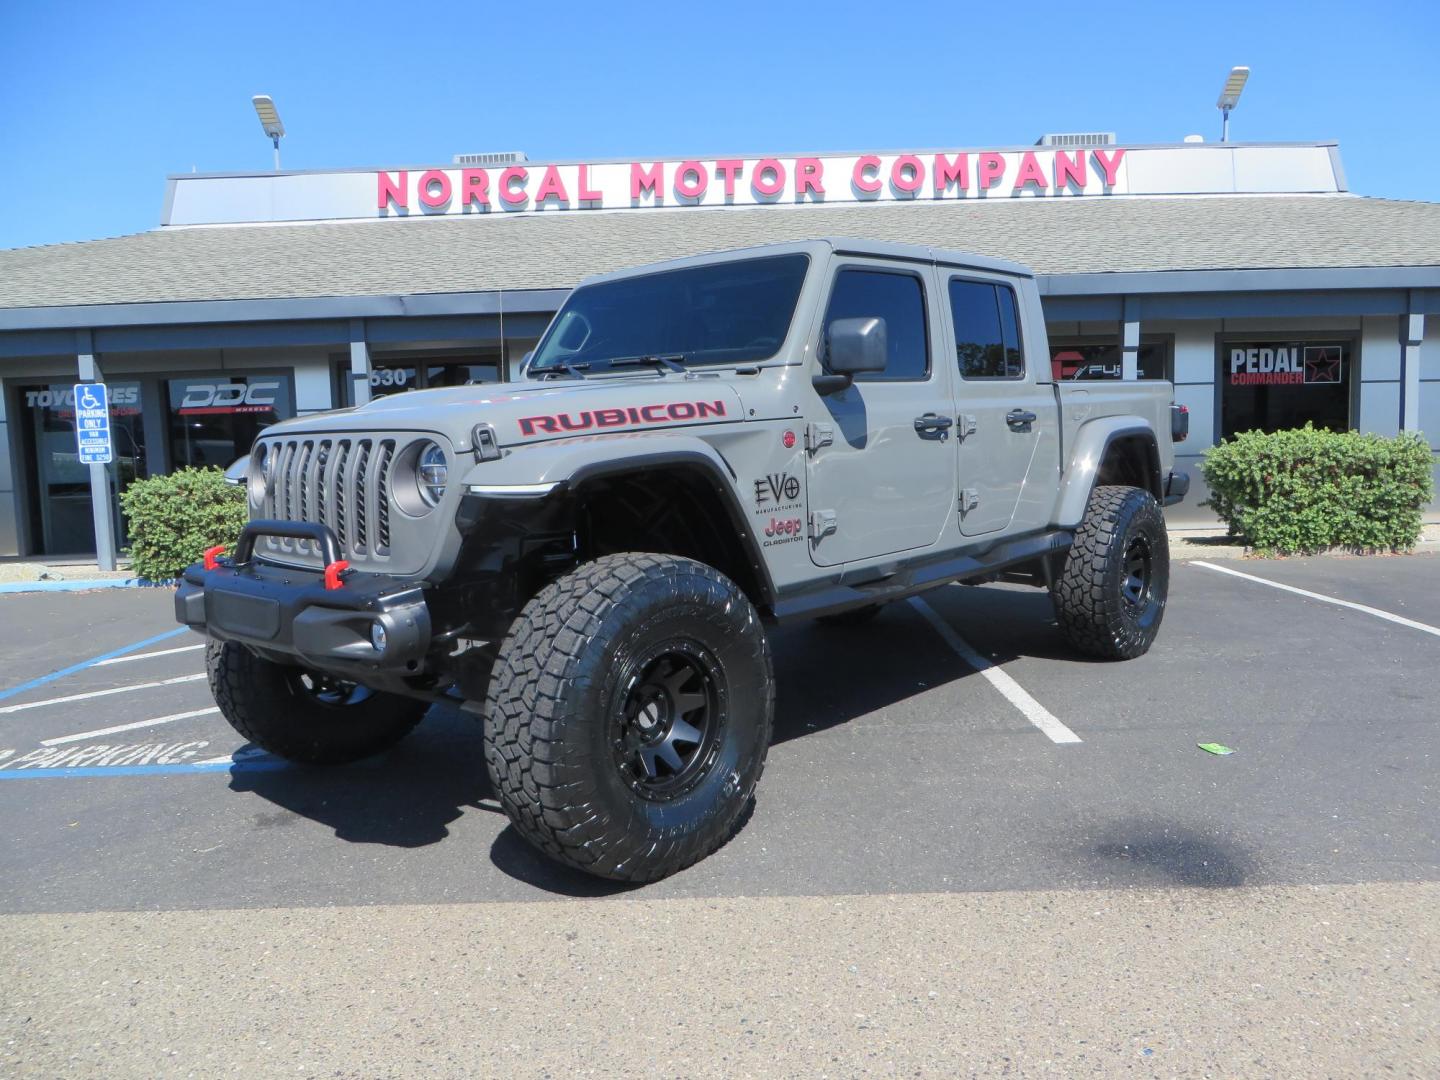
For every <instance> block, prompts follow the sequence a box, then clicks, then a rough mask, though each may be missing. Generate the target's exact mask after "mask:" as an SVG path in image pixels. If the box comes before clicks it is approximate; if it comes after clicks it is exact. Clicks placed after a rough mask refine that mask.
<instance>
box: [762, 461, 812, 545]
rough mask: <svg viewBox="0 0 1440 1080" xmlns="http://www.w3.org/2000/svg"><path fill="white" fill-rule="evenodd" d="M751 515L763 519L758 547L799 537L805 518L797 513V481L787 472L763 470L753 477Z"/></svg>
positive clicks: (798, 485)
mask: <svg viewBox="0 0 1440 1080" xmlns="http://www.w3.org/2000/svg"><path fill="white" fill-rule="evenodd" d="M754 513H755V516H756V517H758V518H762V519H763V520H764V527H763V530H762V531H763V532H764V534H765V539H764V540H762V541H761V542H760V546H761V547H767V548H768V547H775V546H776V545H778V544H793V543H795V542H796V541H797V540H800V539H803V538H804V535H805V522H804V519H803V518H802V517H800V516H799V513H800V481H799V479H798V478H797V477H795V476H792V475H791V474H790V473H788V472H776V473H766V474H765V475H764V476H762V477H761V478H760V479H759V480H756V481H755V511H754Z"/></svg>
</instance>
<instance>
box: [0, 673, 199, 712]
mask: <svg viewBox="0 0 1440 1080" xmlns="http://www.w3.org/2000/svg"><path fill="white" fill-rule="evenodd" d="M203 678H205V673H204V672H201V673H200V674H199V675H180V676H177V677H176V678H173V679H159V680H157V681H156V682H142V683H132V684H131V685H129V686H112V687H111V688H110V689H109V690H92V691H90V692H89V693H88V694H68V695H66V696H65V697H52V698H46V699H45V700H44V701H27V702H25V704H23V705H6V706H5V707H4V708H3V709H0V713H15V712H23V711H24V710H26V709H38V708H40V707H41V706H42V705H64V704H65V703H66V702H69V701H88V700H89V699H90V698H97V697H108V696H109V695H111V694H128V693H129V692H130V691H132V690H154V689H155V688H156V687H158V686H174V685H175V684H176V683H187V682H195V681H196V680H198V679H203Z"/></svg>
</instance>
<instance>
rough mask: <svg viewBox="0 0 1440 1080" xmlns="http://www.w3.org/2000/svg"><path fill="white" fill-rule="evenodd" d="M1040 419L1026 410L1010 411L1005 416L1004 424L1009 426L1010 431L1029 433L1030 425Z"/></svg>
mask: <svg viewBox="0 0 1440 1080" xmlns="http://www.w3.org/2000/svg"><path fill="white" fill-rule="evenodd" d="M1038 419H1040V418H1039V417H1038V416H1036V415H1035V414H1034V413H1033V412H1030V411H1029V410H1028V409H1011V410H1010V411H1009V412H1008V413H1006V414H1005V423H1007V424H1009V425H1010V430H1011V431H1029V430H1030V425H1031V424H1033V423H1035V421H1036V420H1038Z"/></svg>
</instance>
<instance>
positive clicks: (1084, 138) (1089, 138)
mask: <svg viewBox="0 0 1440 1080" xmlns="http://www.w3.org/2000/svg"><path fill="white" fill-rule="evenodd" d="M1035 145H1036V146H1114V145H1115V133H1114V132H1113V131H1083V132H1078V133H1072V134H1067V135H1041V136H1040V138H1039V139H1037V140H1035Z"/></svg>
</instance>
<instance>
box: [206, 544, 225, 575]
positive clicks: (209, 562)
mask: <svg viewBox="0 0 1440 1080" xmlns="http://www.w3.org/2000/svg"><path fill="white" fill-rule="evenodd" d="M224 553H225V545H224V544H216V545H215V546H214V547H212V548H206V549H205V569H206V570H218V569H220V556H221V555H223V554H224Z"/></svg>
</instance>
